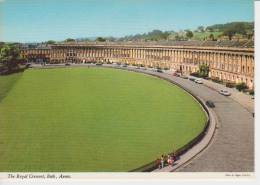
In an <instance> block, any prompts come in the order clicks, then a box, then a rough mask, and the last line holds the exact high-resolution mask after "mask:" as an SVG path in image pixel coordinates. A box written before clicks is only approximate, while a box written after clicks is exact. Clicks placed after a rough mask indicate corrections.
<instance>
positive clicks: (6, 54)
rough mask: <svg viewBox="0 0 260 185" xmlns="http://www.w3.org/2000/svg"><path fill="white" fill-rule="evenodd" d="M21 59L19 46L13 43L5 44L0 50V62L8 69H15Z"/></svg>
mask: <svg viewBox="0 0 260 185" xmlns="http://www.w3.org/2000/svg"><path fill="white" fill-rule="evenodd" d="M22 60H23V59H22V57H21V54H20V50H19V48H18V47H17V46H16V45H14V44H5V45H4V46H3V47H2V48H1V50H0V63H1V64H2V65H3V66H5V67H7V68H8V71H12V70H14V69H17V68H18V67H19V66H18V64H19V62H21V61H22Z"/></svg>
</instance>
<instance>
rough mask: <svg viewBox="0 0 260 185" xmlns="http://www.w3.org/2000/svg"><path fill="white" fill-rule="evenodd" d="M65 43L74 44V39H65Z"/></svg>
mask: <svg viewBox="0 0 260 185" xmlns="http://www.w3.org/2000/svg"><path fill="white" fill-rule="evenodd" d="M65 42H75V39H72V38H67V39H66V40H65Z"/></svg>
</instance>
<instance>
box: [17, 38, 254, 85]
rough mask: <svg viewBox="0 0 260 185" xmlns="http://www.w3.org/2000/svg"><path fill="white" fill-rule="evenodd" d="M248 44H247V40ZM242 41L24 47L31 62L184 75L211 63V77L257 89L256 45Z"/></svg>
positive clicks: (72, 44) (68, 44)
mask: <svg viewBox="0 0 260 185" xmlns="http://www.w3.org/2000/svg"><path fill="white" fill-rule="evenodd" d="M245 44H246V43H245ZM245 44H244V45H242V46H241V44H240V43H238V44H237V45H236V44H234V43H233V44H232V45H231V46H230V45H228V44H227V43H226V44H225V43H221V42H219V41H215V42H214V41H212V42H208V41H206V42H205V41H204V42H199V41H194V42H192V41H190V42H189V41H186V42H181V41H180V42H174V43H172V44H171V45H169V44H168V45H159V44H158V43H157V44H151V43H137V44H135V43H116V42H115V43H105V44H104V43H102V44H100V43H88V44H80V43H66V44H55V45H49V46H47V47H37V48H23V49H22V55H23V56H24V57H25V58H27V60H28V61H29V62H46V63H67V62H73V63H88V62H120V63H127V64H139V65H143V66H146V67H161V68H169V69H170V70H175V71H179V72H181V73H183V74H190V73H193V72H196V71H198V69H199V66H200V65H201V64H207V65H208V66H209V69H210V77H211V78H217V79H219V80H223V81H228V82H233V83H239V82H245V83H246V84H247V86H248V87H249V88H250V89H253V88H254V48H253V47H250V48H248V46H247V45H245Z"/></svg>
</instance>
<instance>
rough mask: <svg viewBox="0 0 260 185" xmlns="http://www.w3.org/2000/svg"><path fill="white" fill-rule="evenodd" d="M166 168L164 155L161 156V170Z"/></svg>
mask: <svg viewBox="0 0 260 185" xmlns="http://www.w3.org/2000/svg"><path fill="white" fill-rule="evenodd" d="M163 167H164V156H163V155H162V156H161V168H163Z"/></svg>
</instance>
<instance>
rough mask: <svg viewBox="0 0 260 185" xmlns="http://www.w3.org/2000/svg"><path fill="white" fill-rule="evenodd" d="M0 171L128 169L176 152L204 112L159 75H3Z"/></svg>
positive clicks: (81, 71)
mask: <svg viewBox="0 0 260 185" xmlns="http://www.w3.org/2000/svg"><path fill="white" fill-rule="evenodd" d="M0 95H1V97H3V98H2V100H1V99H0V171H2V172H4V171H6V172H7V171H22V172H24V171H34V172H40V171H48V172H49V171H56V172H57V171H67V172H71V171H74V172H83V171H85V172H87V171H92V172H102V171H103V172H106V171H110V172H113V171H129V170H132V169H134V168H137V167H140V166H142V165H144V164H146V163H149V162H151V161H153V160H155V159H156V158H157V157H159V156H160V155H161V154H167V153H168V152H171V151H172V150H173V148H174V149H178V148H180V147H182V146H183V145H185V144H186V143H187V142H189V141H190V140H192V139H193V138H194V137H196V136H197V135H198V134H199V133H200V132H201V131H202V130H203V128H204V126H205V121H206V115H205V113H204V112H203V110H202V108H201V106H200V105H199V104H198V103H197V102H196V101H195V100H194V99H193V98H192V97H191V96H190V95H189V94H187V93H186V92H185V91H183V90H182V89H180V88H179V87H177V86H174V85H172V84H170V83H169V82H167V81H164V80H161V79H159V78H156V77H152V76H148V75H144V74H140V73H135V72H127V71H121V70H116V69H105V68H89V69H88V68H66V69H65V68H64V69H45V70H40V69H30V70H27V71H25V72H24V73H20V74H15V75H11V76H10V75H9V76H4V77H1V76H0Z"/></svg>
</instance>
